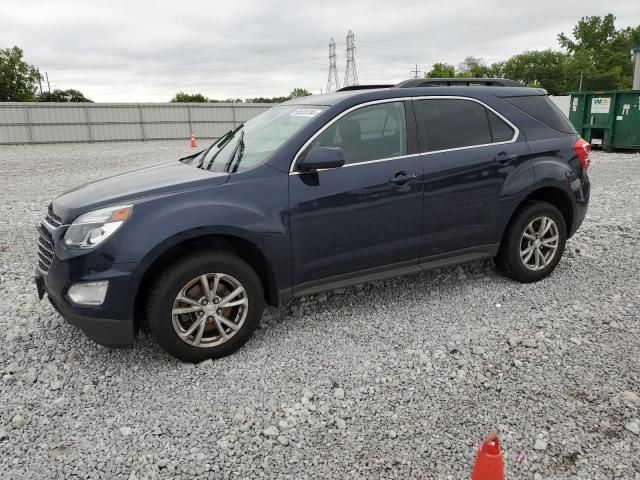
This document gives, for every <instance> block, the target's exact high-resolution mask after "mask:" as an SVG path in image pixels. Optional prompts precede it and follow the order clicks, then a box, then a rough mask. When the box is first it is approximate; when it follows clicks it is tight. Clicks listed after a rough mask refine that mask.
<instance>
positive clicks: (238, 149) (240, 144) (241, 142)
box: [224, 130, 244, 173]
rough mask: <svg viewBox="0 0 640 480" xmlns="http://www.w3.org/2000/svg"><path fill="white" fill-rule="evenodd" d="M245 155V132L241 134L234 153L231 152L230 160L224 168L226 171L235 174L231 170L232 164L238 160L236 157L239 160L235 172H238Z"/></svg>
mask: <svg viewBox="0 0 640 480" xmlns="http://www.w3.org/2000/svg"><path fill="white" fill-rule="evenodd" d="M243 153H244V130H243V131H241V132H240V135H239V137H238V143H237V144H236V146H235V148H234V149H233V152H231V155H230V156H229V160H228V161H227V163H226V164H225V166H224V171H225V172H228V173H233V172H231V171H230V168H231V164H232V163H233V160H234V159H235V158H236V155H237V156H238V160H237V161H236V165H235V167H234V170H237V169H238V165H239V164H240V160H241V159H242V154H243Z"/></svg>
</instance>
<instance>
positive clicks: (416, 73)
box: [410, 63, 420, 79]
mask: <svg viewBox="0 0 640 480" xmlns="http://www.w3.org/2000/svg"><path fill="white" fill-rule="evenodd" d="M410 73H413V78H416V79H417V78H418V73H420V71H419V70H418V64H417V63H416V69H415V70H411V72H410Z"/></svg>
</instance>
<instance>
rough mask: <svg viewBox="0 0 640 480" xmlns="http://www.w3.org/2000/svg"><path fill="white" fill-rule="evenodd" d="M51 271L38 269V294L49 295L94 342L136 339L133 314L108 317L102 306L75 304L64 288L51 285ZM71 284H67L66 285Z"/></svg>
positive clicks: (125, 343) (112, 343) (121, 343)
mask: <svg viewBox="0 0 640 480" xmlns="http://www.w3.org/2000/svg"><path fill="white" fill-rule="evenodd" d="M48 279H49V275H48V274H44V273H43V272H42V271H41V270H40V269H36V272H35V283H36V288H37V291H38V297H39V298H40V299H42V298H43V297H44V295H47V297H48V298H49V301H50V302H51V305H53V307H54V308H55V309H56V311H57V312H58V313H59V314H60V315H61V316H62V317H63V318H64V319H65V320H66V321H67V322H68V323H70V324H71V325H75V326H76V327H79V328H80V329H81V330H82V331H83V332H84V334H85V335H86V336H87V337H89V338H90V339H91V340H93V341H94V342H96V343H98V344H100V345H104V346H107V347H124V346H128V345H132V344H133V343H134V341H135V333H136V332H135V324H134V321H133V318H129V319H126V318H125V319H122V318H119V319H118V318H108V317H107V316H103V315H102V312H101V308H100V307H102V306H100V307H80V306H76V305H73V304H72V302H71V301H70V300H68V298H67V297H66V296H65V295H64V294H62V290H59V289H56V288H51V287H52V285H48V283H49V282H48ZM67 288H68V287H67Z"/></svg>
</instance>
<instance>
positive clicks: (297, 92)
mask: <svg viewBox="0 0 640 480" xmlns="http://www.w3.org/2000/svg"><path fill="white" fill-rule="evenodd" d="M309 95H311V92H310V91H309V90H306V89H304V88H294V89H293V90H292V91H291V93H290V94H289V98H299V97H308V96H309Z"/></svg>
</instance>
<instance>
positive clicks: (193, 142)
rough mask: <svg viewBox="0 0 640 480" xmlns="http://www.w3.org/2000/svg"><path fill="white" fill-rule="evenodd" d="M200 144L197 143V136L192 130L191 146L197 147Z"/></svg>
mask: <svg viewBox="0 0 640 480" xmlns="http://www.w3.org/2000/svg"><path fill="white" fill-rule="evenodd" d="M197 146H198V144H197V143H196V136H195V135H194V134H193V132H191V148H196V147H197Z"/></svg>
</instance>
